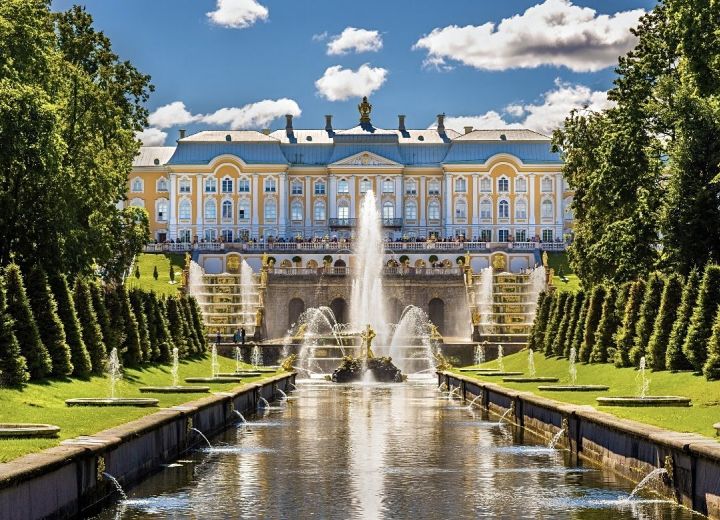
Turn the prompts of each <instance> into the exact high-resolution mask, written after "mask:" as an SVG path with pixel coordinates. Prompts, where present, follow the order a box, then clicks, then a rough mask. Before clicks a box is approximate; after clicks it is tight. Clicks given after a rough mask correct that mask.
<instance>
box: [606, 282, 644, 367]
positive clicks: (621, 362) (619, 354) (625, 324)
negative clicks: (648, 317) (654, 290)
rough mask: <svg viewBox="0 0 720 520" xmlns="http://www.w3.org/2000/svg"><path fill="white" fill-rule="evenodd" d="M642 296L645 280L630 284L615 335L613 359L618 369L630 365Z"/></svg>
mask: <svg viewBox="0 0 720 520" xmlns="http://www.w3.org/2000/svg"><path fill="white" fill-rule="evenodd" d="M644 296H645V280H643V279H639V280H635V281H634V282H632V285H631V286H630V291H629V292H628V297H627V302H626V303H625V309H624V311H623V314H622V316H623V318H622V324H621V325H620V328H619V329H618V331H617V333H616V334H615V355H614V356H613V358H614V362H615V366H616V367H618V368H622V367H629V366H631V365H632V363H631V361H630V349H631V348H632V346H633V342H634V341H635V328H636V326H637V322H638V319H639V317H640V306H641V305H642V301H643V297H644Z"/></svg>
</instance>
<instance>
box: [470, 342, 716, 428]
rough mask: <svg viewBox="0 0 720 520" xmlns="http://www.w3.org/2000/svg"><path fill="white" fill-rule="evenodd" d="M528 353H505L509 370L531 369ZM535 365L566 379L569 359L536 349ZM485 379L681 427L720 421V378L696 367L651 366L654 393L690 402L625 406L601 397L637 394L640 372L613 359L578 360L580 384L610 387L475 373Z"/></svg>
mask: <svg viewBox="0 0 720 520" xmlns="http://www.w3.org/2000/svg"><path fill="white" fill-rule="evenodd" d="M527 362H528V354H527V351H526V350H524V351H522V352H519V353H517V354H513V355H510V356H507V357H505V359H504V366H505V369H506V370H511V371H522V372H524V373H525V374H526V375H527ZM481 366H482V367H483V368H497V361H490V362H487V363H484V364H483V365H481ZM535 367H536V370H537V375H538V376H551V377H553V376H554V377H559V378H560V383H559V384H563V383H565V384H567V383H568V382H569V376H568V361H567V360H566V359H557V358H550V359H546V358H545V356H544V355H542V354H535ZM465 375H468V376H470V377H476V378H478V379H481V380H483V381H489V382H493V383H497V384H501V385H503V386H506V387H508V388H512V389H515V390H525V391H531V392H533V393H535V394H538V395H541V396H543V397H548V398H550V399H555V400H557V401H563V402H566V403H574V404H589V405H593V406H595V407H596V408H597V409H599V410H602V411H604V412H608V413H612V414H614V415H617V416H618V417H624V418H626V419H633V420H635V421H640V422H644V423H647V424H652V425H655V426H659V427H661V428H667V429H670V430H675V431H680V432H693V433H700V434H703V435H707V436H709V437H714V436H715V429H714V428H713V427H712V425H713V424H715V423H717V422H718V421H720V381H713V382H708V381H706V380H705V378H703V377H702V376H695V375H693V374H691V373H687V372H682V373H671V372H664V371H663V372H650V371H648V372H647V376H648V378H649V379H650V394H651V395H680V396H685V397H690V398H692V406H691V407H689V408H674V407H667V408H624V407H617V406H613V407H610V406H597V403H596V401H595V398H596V397H600V396H620V395H631V396H635V395H638V388H639V382H638V377H637V376H638V372H637V371H636V370H635V369H632V368H615V367H614V366H613V365H584V364H578V365H577V384H603V385H608V386H610V390H609V391H607V392H546V391H542V392H541V391H539V390H538V389H537V387H538V383H503V382H502V380H501V379H500V378H497V377H482V376H476V375H474V374H473V373H472V372H470V373H467V372H466V373H465Z"/></svg>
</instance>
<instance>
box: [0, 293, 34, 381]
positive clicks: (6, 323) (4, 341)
mask: <svg viewBox="0 0 720 520" xmlns="http://www.w3.org/2000/svg"><path fill="white" fill-rule="evenodd" d="M28 379H30V374H29V372H28V370H27V361H25V358H24V357H23V355H22V352H21V350H20V344H19V343H18V340H17V338H16V337H15V333H14V332H13V320H12V317H11V316H10V314H8V312H7V305H6V301H5V289H4V288H3V285H2V284H0V383H2V384H3V385H4V386H10V387H13V386H22V385H24V384H25V383H27V381H28Z"/></svg>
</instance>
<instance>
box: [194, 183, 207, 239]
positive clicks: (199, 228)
mask: <svg viewBox="0 0 720 520" xmlns="http://www.w3.org/2000/svg"><path fill="white" fill-rule="evenodd" d="M196 177H197V182H196V183H195V185H196V188H195V189H196V191H197V193H196V194H195V200H196V201H197V210H196V215H197V218H196V219H195V220H196V222H195V228H196V230H195V232H196V233H197V236H198V240H202V238H203V236H204V233H205V230H204V229H203V215H204V214H205V205H204V204H203V191H204V190H203V176H202V174H201V173H198V174H197V175H196Z"/></svg>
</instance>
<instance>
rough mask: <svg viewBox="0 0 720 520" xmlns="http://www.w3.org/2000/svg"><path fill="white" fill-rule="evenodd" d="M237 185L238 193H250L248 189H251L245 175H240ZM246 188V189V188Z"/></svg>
mask: <svg viewBox="0 0 720 520" xmlns="http://www.w3.org/2000/svg"><path fill="white" fill-rule="evenodd" d="M237 185H238V193H250V190H251V189H252V188H251V187H250V186H251V183H250V179H248V178H247V177H240V178H239V179H238V182H237ZM246 188H247V189H246Z"/></svg>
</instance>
